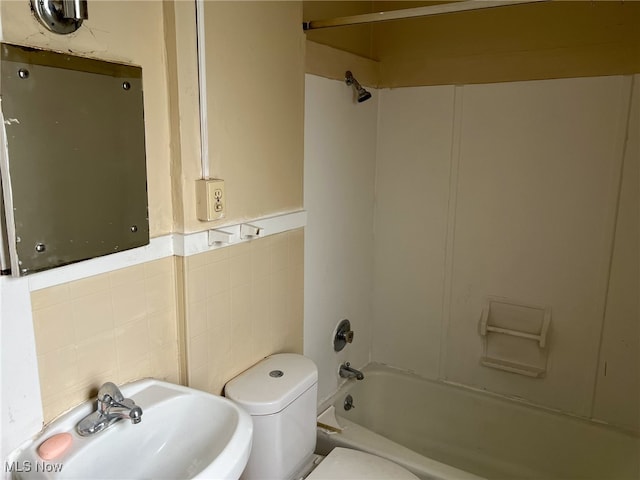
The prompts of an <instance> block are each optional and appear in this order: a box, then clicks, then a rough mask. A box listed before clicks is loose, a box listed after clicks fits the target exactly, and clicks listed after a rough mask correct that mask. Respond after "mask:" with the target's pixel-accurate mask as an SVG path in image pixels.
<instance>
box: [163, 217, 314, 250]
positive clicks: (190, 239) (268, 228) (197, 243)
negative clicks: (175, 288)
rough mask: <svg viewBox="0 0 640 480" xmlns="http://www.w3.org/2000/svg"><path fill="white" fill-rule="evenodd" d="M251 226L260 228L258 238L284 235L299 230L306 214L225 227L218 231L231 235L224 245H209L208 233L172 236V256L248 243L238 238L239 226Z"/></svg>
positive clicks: (305, 222) (303, 223) (305, 221)
mask: <svg viewBox="0 0 640 480" xmlns="http://www.w3.org/2000/svg"><path fill="white" fill-rule="evenodd" d="M248 223H249V224H251V225H254V226H256V227H259V228H260V231H261V234H260V237H266V236H269V235H275V234H278V233H284V232H287V231H289V230H295V229H296V228H301V227H304V226H306V224H307V212H305V211H304V210H301V211H299V212H293V213H285V214H283V215H276V216H274V217H266V218H258V219H254V220H247V221H246V222H242V223H238V224H236V225H225V226H223V227H220V230H223V231H225V232H229V233H231V241H230V242H229V243H224V244H214V245H209V232H208V231H206V232H197V233H191V234H186V235H179V234H176V235H174V244H173V251H174V255H178V256H180V257H189V256H191V255H197V254H199V253H204V252H208V251H209V250H216V249H218V248H225V247H229V246H231V245H236V244H238V243H243V242H248V241H250V240H251V239H246V238H241V237H240V225H242V224H248Z"/></svg>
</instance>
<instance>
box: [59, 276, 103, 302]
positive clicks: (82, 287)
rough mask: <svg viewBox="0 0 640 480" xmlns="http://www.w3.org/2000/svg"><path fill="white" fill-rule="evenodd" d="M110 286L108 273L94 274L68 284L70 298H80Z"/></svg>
mask: <svg viewBox="0 0 640 480" xmlns="http://www.w3.org/2000/svg"><path fill="white" fill-rule="evenodd" d="M110 286H111V284H110V282H109V275H95V276H93V277H88V278H83V279H82V280H76V281H75V282H70V283H69V284H68V287H69V294H70V296H71V298H81V297H84V296H86V295H91V294H94V293H99V292H104V291H105V290H108V289H109V287H110Z"/></svg>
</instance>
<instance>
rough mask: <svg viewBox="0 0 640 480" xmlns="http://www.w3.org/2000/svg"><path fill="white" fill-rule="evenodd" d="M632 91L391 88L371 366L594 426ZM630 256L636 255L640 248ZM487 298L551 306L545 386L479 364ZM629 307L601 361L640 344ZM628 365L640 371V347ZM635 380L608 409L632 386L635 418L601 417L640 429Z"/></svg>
mask: <svg viewBox="0 0 640 480" xmlns="http://www.w3.org/2000/svg"><path fill="white" fill-rule="evenodd" d="M630 87H631V78H630V77H620V76H618V77H594V78H581V79H565V80H546V81H534V82H513V83H501V84H487V85H471V86H463V87H417V88H411V89H409V88H407V89H397V90H381V91H380V92H379V96H380V112H379V118H380V122H379V130H378V152H377V154H378V158H377V180H376V209H375V278H374V291H375V295H374V309H373V342H372V352H373V356H372V358H373V360H375V361H380V362H383V363H390V364H392V365H394V366H398V367H402V368H406V369H410V370H413V371H415V372H416V373H418V374H420V375H424V376H426V377H430V378H441V379H446V380H450V381H453V382H458V383H462V384H466V385H470V386H474V387H478V388H483V389H488V390H491V391H494V392H498V393H501V394H505V395H510V396H517V397H522V398H524V399H526V400H529V401H532V402H535V403H539V404H543V405H547V406H550V407H553V408H557V409H561V410H564V411H568V412H572V413H575V414H579V415H583V416H591V414H592V408H593V407H594V402H593V397H594V391H595V388H596V385H595V379H596V375H597V372H598V369H599V350H600V342H601V332H602V328H603V321H604V314H605V299H606V296H607V289H608V284H609V268H610V261H611V255H612V248H613V240H614V227H615V222H616V212H617V204H618V194H619V185H620V173H621V166H622V158H623V153H624V141H625V134H626V131H627V113H628V107H629V95H630V90H631V88H630ZM636 129H637V126H636ZM634 134H635V135H636V137H637V132H635V133H634ZM636 141H637V140H636ZM628 163H631V162H628ZM633 168H634V167H633V166H630V167H629V169H628V170H629V172H630V173H632V172H633ZM636 176H637V175H636ZM631 182H632V183H633V181H631ZM633 184H634V185H635V188H636V189H637V178H636V179H635V183H633ZM630 195H633V193H631V194H630ZM636 195H637V193H636ZM625 198H626V197H625ZM627 204H629V201H628V200H626V201H625V205H627ZM624 208H629V209H632V208H633V207H632V206H630V207H624ZM635 208H636V210H635V211H636V212H637V206H636V207H635ZM625 211H626V210H625ZM632 212H633V210H631V213H629V215H631V216H633V213H632ZM635 217H636V218H635V220H634V221H635V222H636V223H635V228H636V229H637V221H638V219H637V215H636V216H635ZM630 222H633V221H630ZM632 226H633V225H632ZM632 226H631V227H621V228H620V229H619V231H620V232H624V231H628V230H629V229H630V228H631V229H632ZM636 236H637V234H636ZM631 242H633V241H631ZM625 248H626V249H627V250H626V251H627V252H629V251H635V252H636V258H637V249H638V244H637V241H636V242H635V245H634V244H633V243H631V244H629V242H627V247H625ZM623 262H624V260H623ZM636 265H637V262H636ZM635 272H636V278H637V267H636V270H635ZM631 273H633V272H631ZM621 278H625V277H624V275H622V277H621ZM636 283H637V281H636ZM627 295H629V294H627ZM487 296H501V297H508V298H511V299H514V300H516V301H521V302H527V303H532V304H540V305H548V306H550V307H551V309H552V325H551V337H550V346H549V352H550V355H549V365H548V372H547V375H546V377H545V378H543V379H532V378H528V377H524V376H520V375H517V374H513V373H507V372H503V371H500V370H494V369H490V368H487V367H484V366H481V365H480V363H479V360H480V356H481V354H482V348H481V347H482V343H481V337H480V335H479V334H478V322H479V319H480V316H481V313H482V307H483V303H484V300H485V298H486V297H487ZM627 298H629V297H628V296H627ZM632 298H636V302H637V288H636V292H635V297H632ZM636 305H637V303H636ZM626 312H627V316H626V317H624V318H623V319H622V320H618V324H617V325H618V326H617V327H616V328H614V329H613V330H612V331H611V334H610V335H609V336H608V337H605V339H604V342H605V343H603V346H602V350H603V351H606V350H611V348H613V349H614V350H616V351H618V352H620V351H621V349H620V348H616V347H615V342H618V343H619V342H620V341H621V336H622V334H623V332H627V331H629V332H628V333H627V334H629V333H633V331H635V334H636V337H637V306H636V310H635V312H636V314H635V325H636V327H635V330H634V326H633V325H634V323H633V322H634V319H633V310H632V309H631V310H628V309H627V310H626ZM629 312H631V313H629ZM617 318H620V316H619V315H618V316H617ZM612 342H613V343H612ZM627 343H628V342H627ZM609 345H611V346H609ZM619 355H620V356H621V358H618V359H616V360H617V362H618V365H620V364H621V363H622V364H624V362H627V364H628V363H629V362H633V361H634V359H635V361H636V363H637V355H638V354H637V345H635V346H634V345H633V344H632V345H631V346H627V349H626V350H624V351H623V353H620V354H619ZM635 368H636V369H637V366H636V367H635ZM635 374H636V375H637V370H636V372H635ZM629 375H633V371H629V372H628V373H627V374H625V373H620V370H618V377H617V380H615V381H612V382H609V383H610V388H608V389H607V390H602V389H603V388H605V387H604V385H605V383H606V382H604V381H603V382H600V386H602V387H601V388H600V390H599V394H598V399H599V401H600V405H605V403H606V402H605V401H604V400H603V399H604V398H608V399H611V398H613V397H614V396H620V393H621V390H623V389H625V387H627V389H626V392H627V395H626V396H627V398H626V400H625V401H622V402H620V401H618V402H617V403H618V404H620V403H624V404H625V405H626V406H627V412H628V413H627V416H626V417H625V418H624V419H623V418H621V415H620V414H614V413H613V411H614V406H613V405H614V404H615V403H616V402H609V407H608V408H605V407H604V406H603V407H602V408H597V409H596V410H595V411H596V413H597V416H598V417H599V418H603V419H607V420H611V421H614V420H615V423H618V424H621V425H624V426H627V427H631V428H633V427H634V425H633V423H634V420H633V419H632V418H629V415H630V414H631V413H629V412H632V411H634V410H635V411H636V412H637V405H638V389H637V385H636V387H634V386H633V385H634V383H633V382H632V381H630V380H629ZM636 384H637V382H636ZM629 389H630V390H629ZM633 402H635V403H633ZM636 428H637V424H636Z"/></svg>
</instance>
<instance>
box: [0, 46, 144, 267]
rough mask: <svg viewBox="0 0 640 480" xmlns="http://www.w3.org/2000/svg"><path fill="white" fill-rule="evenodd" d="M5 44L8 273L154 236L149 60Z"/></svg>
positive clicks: (1, 90)
mask: <svg viewBox="0 0 640 480" xmlns="http://www.w3.org/2000/svg"><path fill="white" fill-rule="evenodd" d="M0 49H1V58H0V98H1V115H2V128H1V129H0V137H1V138H0V140H1V144H0V145H1V146H2V148H0V171H1V174H2V194H3V195H2V196H3V201H2V202H1V203H2V205H1V206H2V207H3V212H2V214H1V215H0V219H1V220H2V224H1V225H2V245H1V247H2V248H0V259H1V260H2V271H3V273H4V274H7V273H10V274H11V275H14V276H22V275H28V274H31V273H34V272H39V271H43V270H47V269H50V268H54V267H58V266H61V265H67V264H70V263H74V262H78V261H81V260H86V259H89V258H93V257H99V256H103V255H107V254H110V253H114V252H119V251H122V250H127V249H131V248H135V247H139V246H142V245H146V244H148V243H149V221H148V204H147V176H146V160H145V136H144V110H143V92H142V69H141V68H140V67H136V66H131V65H123V64H118V63H112V62H106V61H101V60H94V59H89V58H83V57H78V56H74V55H68V54H64V53H55V52H50V51H46V50H39V49H34V48H27V47H21V46H16V45H9V44H4V43H3V44H0Z"/></svg>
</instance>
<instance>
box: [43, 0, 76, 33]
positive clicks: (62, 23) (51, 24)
mask: <svg viewBox="0 0 640 480" xmlns="http://www.w3.org/2000/svg"><path fill="white" fill-rule="evenodd" d="M68 1H69V0H31V10H32V11H33V14H34V15H35V17H36V18H37V19H38V21H39V22H40V23H41V24H42V25H43V26H45V27H46V28H47V29H48V30H50V31H52V32H54V33H58V34H61V35H66V34H69V33H73V32H75V31H76V30H78V29H79V28H80V26H81V25H82V21H83V18H87V9H86V2H85V3H84V9H83V10H82V14H81V15H82V16H81V17H78V18H75V17H74V18H72V17H67V16H66V15H65V12H69V11H70V10H69V8H66V7H65V2H68ZM72 3H73V2H72Z"/></svg>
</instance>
